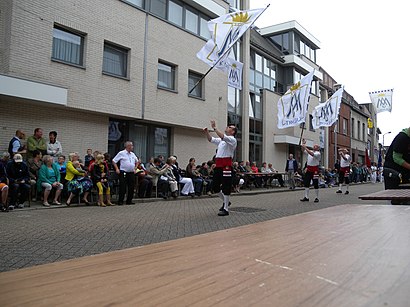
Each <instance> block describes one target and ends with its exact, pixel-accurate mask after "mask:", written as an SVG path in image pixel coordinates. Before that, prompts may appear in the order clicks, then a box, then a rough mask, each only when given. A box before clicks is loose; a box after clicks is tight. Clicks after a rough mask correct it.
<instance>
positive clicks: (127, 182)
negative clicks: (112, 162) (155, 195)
mask: <svg viewBox="0 0 410 307" xmlns="http://www.w3.org/2000/svg"><path fill="white" fill-rule="evenodd" d="M119 181H120V191H119V195H118V203H120V204H122V203H123V201H124V196H125V191H126V190H127V201H126V203H127V204H130V203H131V202H132V198H133V197H134V187H135V174H134V172H130V173H126V172H123V171H121V173H120V178H119Z"/></svg>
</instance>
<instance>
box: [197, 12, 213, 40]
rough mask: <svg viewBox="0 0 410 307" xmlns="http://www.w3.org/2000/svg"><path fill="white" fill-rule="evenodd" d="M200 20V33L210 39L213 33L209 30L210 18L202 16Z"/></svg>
mask: <svg viewBox="0 0 410 307" xmlns="http://www.w3.org/2000/svg"><path fill="white" fill-rule="evenodd" d="M200 21H201V22H200V26H201V29H200V30H199V35H201V36H202V37H203V38H206V39H210V38H211V33H209V30H208V20H206V19H204V18H202V17H200Z"/></svg>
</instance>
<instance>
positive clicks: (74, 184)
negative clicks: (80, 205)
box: [65, 152, 93, 206]
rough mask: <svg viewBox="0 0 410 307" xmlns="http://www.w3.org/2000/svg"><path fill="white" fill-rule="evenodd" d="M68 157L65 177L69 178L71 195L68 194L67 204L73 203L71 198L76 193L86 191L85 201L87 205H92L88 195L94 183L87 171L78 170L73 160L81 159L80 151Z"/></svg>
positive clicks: (68, 183)
mask: <svg viewBox="0 0 410 307" xmlns="http://www.w3.org/2000/svg"><path fill="white" fill-rule="evenodd" d="M68 159H69V161H68V162H67V167H66V175H65V179H66V180H67V188H68V192H70V195H69V196H68V199H67V202H66V204H67V206H69V205H70V204H71V200H72V198H73V197H74V195H75V194H79V195H81V194H83V193H84V195H83V201H84V202H85V204H86V205H90V202H89V201H88V199H87V197H88V194H89V193H90V190H91V188H92V187H93V183H92V181H91V179H90V178H88V176H87V172H86V171H84V170H78V169H76V168H75V166H74V165H73V162H76V161H78V159H79V156H78V153H76V152H73V153H70V154H69V155H68Z"/></svg>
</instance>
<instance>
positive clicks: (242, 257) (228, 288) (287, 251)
mask: <svg viewBox="0 0 410 307" xmlns="http://www.w3.org/2000/svg"><path fill="white" fill-rule="evenodd" d="M409 209H410V207H405V206H383V205H378V206H371V205H344V206H338V207H333V208H328V209H322V210H318V211H313V212H309V213H305V214H300V215H295V216H290V217H285V218H281V219H276V220H272V221H267V222H263V223H258V224H253V225H248V226H243V227H239V228H234V229H229V230H225V231H218V232H214V233H209V234H204V235H198V236H194V237H189V238H184V239H179V240H174V241H167V242H163V243H158V244H152V245H147V246H143V247H140V248H131V249H127V250H122V251H117V252H111V253H106V254H101V255H97V256H89V257H84V258H79V259H74V260H68V261H62V262H57V263H52V264H46V265H41V266H37V267H31V268H27V269H21V270H16V271H10V272H4V273H1V274H0V306H108V305H116V306H117V305H119V306H215V305H216V306H409V304H410V291H409V289H410V227H409V225H410V210H409ZM215 218H218V217H215ZM225 219H229V217H225Z"/></svg>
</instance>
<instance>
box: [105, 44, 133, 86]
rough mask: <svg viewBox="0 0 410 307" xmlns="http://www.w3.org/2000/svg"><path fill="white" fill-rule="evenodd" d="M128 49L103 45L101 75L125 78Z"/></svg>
mask: <svg viewBox="0 0 410 307" xmlns="http://www.w3.org/2000/svg"><path fill="white" fill-rule="evenodd" d="M127 67H128V49H125V48H123V47H119V46H116V45H113V44H110V43H107V42H105V43H104V56H103V73H106V74H109V75H114V76H119V77H123V78H126V77H127V73H128V72H127Z"/></svg>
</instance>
